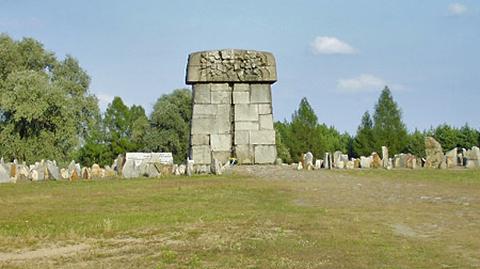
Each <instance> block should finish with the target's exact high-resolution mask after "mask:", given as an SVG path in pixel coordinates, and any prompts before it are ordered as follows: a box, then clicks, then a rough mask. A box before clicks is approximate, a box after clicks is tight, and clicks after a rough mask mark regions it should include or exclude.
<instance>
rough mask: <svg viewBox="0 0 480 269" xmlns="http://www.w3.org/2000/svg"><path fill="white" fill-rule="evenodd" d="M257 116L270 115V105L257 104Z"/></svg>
mask: <svg viewBox="0 0 480 269" xmlns="http://www.w3.org/2000/svg"><path fill="white" fill-rule="evenodd" d="M258 114H272V104H259V105H258Z"/></svg>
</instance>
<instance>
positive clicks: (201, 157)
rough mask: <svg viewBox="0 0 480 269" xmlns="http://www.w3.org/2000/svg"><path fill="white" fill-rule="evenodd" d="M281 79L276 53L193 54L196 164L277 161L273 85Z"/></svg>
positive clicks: (189, 72) (190, 81)
mask: <svg viewBox="0 0 480 269" xmlns="http://www.w3.org/2000/svg"><path fill="white" fill-rule="evenodd" d="M276 79H277V74H276V67H275V58H274V57H273V55H272V54H271V53H268V52H259V51H251V50H232V49H227V50H216V51H203V52H196V53H192V54H190V56H189V60H188V64H187V75H186V82H187V84H192V89H193V104H192V105H193V114H192V124H191V136H190V158H191V159H192V160H193V161H194V163H195V165H196V166H203V165H212V160H214V159H216V160H217V161H219V162H220V163H226V162H227V161H228V160H229V159H230V158H231V157H235V158H237V159H238V161H239V163H241V164H253V163H258V164H264V163H272V164H273V163H274V162H275V159H276V148H275V130H274V128H273V115H272V93H271V84H272V83H274V82H275V81H276Z"/></svg>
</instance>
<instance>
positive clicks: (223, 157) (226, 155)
mask: <svg viewBox="0 0 480 269" xmlns="http://www.w3.org/2000/svg"><path fill="white" fill-rule="evenodd" d="M230 157H231V152H230V151H213V152H212V159H216V160H218V161H220V162H221V163H222V164H225V163H226V162H228V161H229V159H230Z"/></svg>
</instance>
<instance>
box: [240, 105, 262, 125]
mask: <svg viewBox="0 0 480 269" xmlns="http://www.w3.org/2000/svg"><path fill="white" fill-rule="evenodd" d="M235 121H258V106H257V105H248V104H238V105H235Z"/></svg>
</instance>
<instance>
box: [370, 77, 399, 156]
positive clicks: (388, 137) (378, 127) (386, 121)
mask: <svg viewBox="0 0 480 269" xmlns="http://www.w3.org/2000/svg"><path fill="white" fill-rule="evenodd" d="M373 138H374V139H373V140H374V145H375V150H376V151H377V152H380V150H381V147H382V146H387V147H388V150H389V152H390V154H391V155H394V154H397V153H400V152H402V151H403V150H404V149H405V146H406V144H407V128H406V127H405V124H404V123H403V122H402V113H401V111H400V108H398V105H397V103H396V102H395V101H394V100H393V97H392V93H391V92H390V89H389V88H388V87H387V86H385V88H384V89H383V91H382V93H381V94H380V97H379V99H378V102H377V104H376V105H375V113H374V114H373Z"/></svg>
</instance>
